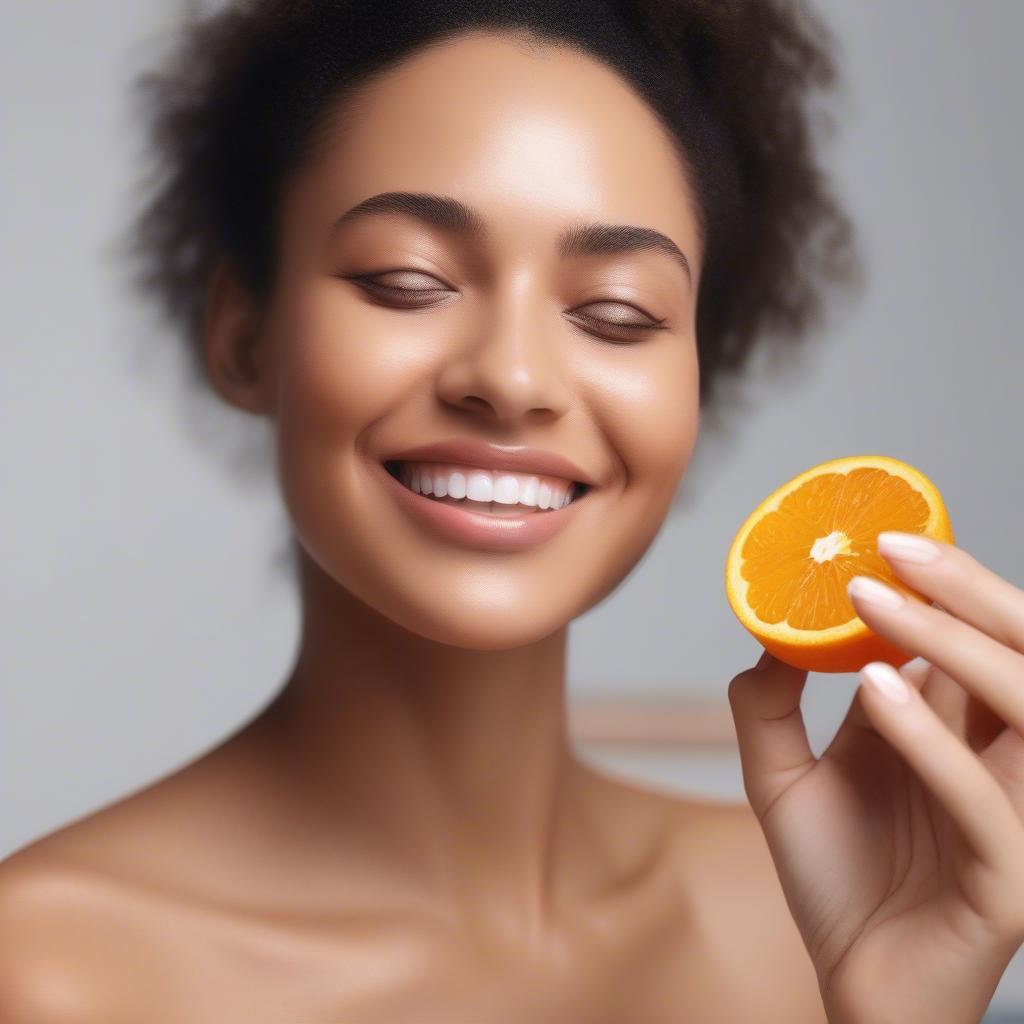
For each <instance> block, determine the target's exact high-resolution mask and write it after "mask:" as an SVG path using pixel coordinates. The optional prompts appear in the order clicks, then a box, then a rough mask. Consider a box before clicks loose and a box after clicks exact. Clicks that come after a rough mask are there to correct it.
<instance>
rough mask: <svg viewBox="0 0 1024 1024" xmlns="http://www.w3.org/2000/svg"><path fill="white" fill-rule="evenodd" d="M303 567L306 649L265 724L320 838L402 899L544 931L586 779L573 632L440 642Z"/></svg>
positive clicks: (312, 568) (313, 566) (503, 925)
mask: <svg viewBox="0 0 1024 1024" xmlns="http://www.w3.org/2000/svg"><path fill="white" fill-rule="evenodd" d="M300 557H301V569H300V579H301V593H302V609H303V629H302V639H301V646H300V650H299V654H298V657H297V659H296V662H295V666H294V669H293V671H292V674H291V676H290V678H289V680H288V682H287V685H286V686H285V688H284V690H283V691H282V693H281V694H280V695H279V697H278V698H277V700H275V701H274V703H273V704H272V705H271V707H270V708H268V710H267V712H266V718H267V721H268V724H270V725H271V726H272V728H273V735H274V741H275V744H277V745H278V748H279V750H280V752H281V763H282V765H283V766H286V771H287V774H288V776H289V778H290V779H291V781H292V782H293V783H294V785H295V791H296V792H297V793H301V794H302V797H301V801H302V805H303V807H304V808H306V807H308V811H309V817H310V820H311V821H315V822H316V823H317V830H318V834H324V833H323V830H324V829H326V830H327V832H326V835H328V836H330V838H331V841H332V842H334V841H338V840H341V839H342V837H343V841H344V843H345V847H346V849H352V848H353V845H354V848H355V850H356V852H357V856H359V857H360V858H364V857H365V859H366V863H367V864H368V865H372V866H373V870H374V871H376V872H378V873H381V872H386V873H387V875H388V877H389V879H390V880H391V883H392V890H391V891H397V889H396V888H395V886H398V887H404V886H411V887H412V889H413V890H414V891H415V896H416V897H417V898H423V897H426V898H427V899H428V900H429V901H431V902H433V903H434V904H435V905H436V904H437V902H438V901H439V900H440V901H441V902H442V903H443V905H444V907H445V909H446V911H451V912H452V913H454V914H457V915H459V916H460V917H463V918H464V917H466V916H467V915H468V916H474V917H479V916H480V915H484V916H486V917H489V918H491V919H492V923H493V922H494V921H495V920H496V921H497V923H498V925H499V927H501V928H505V929H514V930H515V931H516V932H518V933H522V932H527V933H536V932H537V931H539V930H541V929H542V928H543V926H544V925H543V923H544V921H545V919H546V918H547V917H548V913H549V905H550V903H551V902H552V900H553V898H554V895H555V893H554V887H555V886H556V884H558V879H557V878H556V877H555V874H556V869H557V864H558V862H559V861H560V860H563V859H564V858H562V854H563V853H564V852H565V848H566V846H567V844H568V839H567V837H568V828H567V824H566V823H567V819H568V815H567V810H568V807H569V803H568V800H567V798H568V797H571V795H572V794H573V793H576V792H577V791H578V785H579V779H580V776H581V766H580V764H579V762H577V761H576V760H575V759H574V757H573V756H572V751H571V745H570V742H569V738H568V733H567V726H566V711H565V645H566V635H567V628H565V627H563V628H562V629H560V630H558V631H557V632H555V633H552V634H551V635H549V636H547V637H544V638H542V639H540V640H537V641H536V642H533V643H530V644H528V645H526V646H523V647H518V648H515V649H511V650H497V651H494V650H488V651H479V650H468V649H466V648H461V647H457V646H451V645H448V644H442V643H437V642H435V641H432V640H429V639H426V638H424V637H422V636H420V635H418V634H415V633H412V632H409V631H407V630H405V629H403V628H402V627H400V626H399V625H397V624H396V623H395V622H394V621H392V620H391V619H388V618H387V617H386V616H382V615H380V614H378V613H377V612H376V611H375V610H374V609H372V608H370V607H369V606H368V605H366V604H365V603H363V602H362V601H360V600H359V599H357V598H356V597H354V596H353V595H352V594H351V593H349V592H348V591H346V590H344V589H343V588H341V587H339V586H338V585H337V583H336V582H335V581H334V580H333V579H331V578H329V577H328V576H326V575H325V574H324V573H323V571H322V570H321V569H320V568H319V566H317V565H316V564H315V563H313V562H311V560H309V558H308V556H306V555H305V553H304V552H302V553H301V556H300ZM577 857H579V854H578V853H577Z"/></svg>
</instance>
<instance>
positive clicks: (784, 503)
mask: <svg viewBox="0 0 1024 1024" xmlns="http://www.w3.org/2000/svg"><path fill="white" fill-rule="evenodd" d="M883 530H901V531H903V532H905V533H919V534H922V535H924V536H926V537H934V538H935V539H936V540H940V541H944V542H946V543H948V544H952V543H954V538H953V527H952V525H951V524H950V521H949V515H948V514H947V512H946V506H945V503H944V502H943V500H942V495H940V494H939V491H938V489H937V488H936V487H935V485H934V484H933V483H932V482H931V481H930V480H929V479H928V478H927V477H926V476H925V475H924V474H923V473H922V472H921V471H920V470H918V469H915V468H914V467H913V466H910V465H908V464H907V463H906V462H901V461H900V460H899V459H893V458H889V457H888V456H886V455H852V456H848V457H846V458H841V459H830V460H829V461H828V462H822V463H820V464H819V465H817V466H812V467H811V468H810V469H808V470H807V471H806V472H804V473H801V474H800V475H799V476H795V477H793V479H792V480H789V481H788V482H786V483H784V484H783V485H782V486H781V487H779V488H778V489H777V490H775V491H773V492H772V493H771V494H770V495H768V497H767V498H765V499H764V501H762V502H761V504H760V505H758V506H757V508H755V509H754V511H753V512H751V514H750V515H749V516H748V517H747V519H746V521H745V522H744V523H743V525H742V526H741V527H740V528H739V530H738V531H737V533H736V536H735V537H734V538H733V541H732V544H731V545H730V547H729V554H728V556H727V557H726V560H725V589H726V594H727V596H728V599H729V605H730V607H731V608H732V610H733V612H734V613H735V614H736V617H737V618H738V619H739V620H740V622H741V623H742V624H743V626H744V627H745V628H746V629H747V630H749V631H750V632H751V633H752V634H753V635H754V637H756V638H757V640H758V642H759V643H760V644H761V645H762V646H763V647H764V648H765V649H766V650H767V651H769V652H770V653H771V654H773V655H775V657H777V658H779V659H780V660H781V661H785V662H787V663H788V664H790V665H795V666H796V667H797V668H804V669H807V670H809V671H814V672H857V671H859V670H860V669H861V668H862V667H863V666H864V665H866V664H867V663H868V662H869V661H887V662H889V664H891V665H895V666H897V667H899V666H900V665H903V664H905V663H906V662H908V661H909V660H910V659H911V658H912V657H914V655H913V654H910V653H908V652H906V651H903V650H900V649H899V648H898V647H895V646H894V645H893V644H891V643H890V642H889V641H887V640H885V639H884V638H883V637H881V636H879V635H878V634H877V633H874V632H872V631H871V630H870V629H869V628H868V626H867V625H866V624H865V623H864V621H863V620H862V619H861V618H860V617H859V616H858V615H857V613H856V611H855V610H854V607H853V603H852V602H851V601H850V598H849V597H848V595H847V593H846V584H847V583H848V582H849V581H850V579H851V578H852V577H854V576H874V577H876V578H877V579H879V580H881V581H882V582H883V583H887V584H888V585H889V586H891V587H894V588H895V589H896V590H899V591H900V592H901V593H903V594H906V595H907V596H908V597H909V598H910V599H911V600H919V601H924V602H926V603H928V604H930V603H931V600H930V599H929V598H927V597H925V596H924V595H922V594H920V593H918V592H917V591H916V590H913V589H911V588H910V587H908V586H907V585H906V584H905V583H904V582H903V581H901V580H900V579H899V578H897V577H896V576H895V574H894V573H893V571H892V569H891V568H890V567H889V563H888V562H887V561H886V560H885V559H884V558H883V557H882V556H881V555H880V554H879V553H878V547H877V537H878V534H879V533H881V532H882V531H883Z"/></svg>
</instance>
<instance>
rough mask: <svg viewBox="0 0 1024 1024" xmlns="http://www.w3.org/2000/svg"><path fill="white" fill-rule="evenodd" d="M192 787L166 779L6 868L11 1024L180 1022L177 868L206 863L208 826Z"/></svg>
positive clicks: (0, 983)
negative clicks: (172, 1013) (203, 836)
mask: <svg viewBox="0 0 1024 1024" xmlns="http://www.w3.org/2000/svg"><path fill="white" fill-rule="evenodd" d="M189 777H190V773H189V772H188V771H179V772H177V773H173V774H171V775H168V776H165V777H164V778H162V779H158V780H157V781H155V782H153V783H151V784H149V785H146V786H144V787H141V788H139V789H137V790H135V791H134V792H131V793H129V794H128V795H127V796H124V797H122V798H120V799H118V800H115V801H112V802H110V803H108V804H106V805H104V806H102V807H100V808H98V809H97V810H94V811H92V812H91V813H88V814H85V815H82V816H81V817H79V818H77V819H75V820H73V821H70V822H68V823H67V824H65V825H63V826H62V827H60V828H57V829H55V830H53V831H52V832H50V833H48V834H46V835H43V836H41V837H39V838H37V839H35V840H34V841H32V842H30V843H28V844H27V845H25V846H23V847H21V848H19V849H18V850H16V851H15V852H14V853H13V854H11V855H9V856H8V857H7V858H6V859H4V860H3V861H2V862H0V1020H2V1021H8V1020H11V1021H19V1022H24V1024H32V1022H34V1021H37V1020H38V1021H46V1022H48V1024H59V1022H60V1021H65V1020H66V1021H74V1022H76V1024H83V1022H86V1021H90V1022H91V1021H105V1022H109V1024H118V1022H120V1021H122V1020H124V1021H139V1020H147V1021H153V1022H156V1021H157V1020H158V1019H159V1013H160V1012H169V1010H168V1009H167V1008H169V1007H170V1006H171V1005H173V1001H174V998H175V993H174V992H173V991H168V990H169V989H170V987H171V979H172V977H173V970H172V966H173V965H174V964H175V963H176V962H177V959H178V958H177V953H178V950H176V949H175V947H174V943H173V942H169V941H168V938H167V936H168V935H169V934H172V935H173V929H172V928H170V927H169V925H170V923H171V922H172V921H173V920H176V919H177V918H176V916H175V915H176V914H177V913H180V912H181V910H180V906H181V901H180V900H178V901H175V899H174V898H173V894H174V892H175V883H176V881H177V879H178V877H179V876H180V874H181V870H180V869H177V868H175V867H174V865H175V864H176V863H177V864H188V863H191V862H194V861H196V860H197V859H201V858H196V857H195V854H194V851H195V849H196V844H195V842H194V841H192V840H191V839H190V838H189V835H190V833H191V832H194V828H190V827H189V826H188V825H187V823H188V822H189V820H190V815H191V819H193V820H194V819H196V818H199V819H200V822H201V823H204V822H205V818H204V813H203V808H204V805H203V804H202V802H201V801H199V800H197V799H195V798H194V797H191V796H189V793H188V790H189V789H194V788H195V787H190V786H189V784H188V780H189ZM206 816H207V817H208V816H209V815H206ZM190 851H191V856H189V854H190ZM155 1007H161V1008H163V1009H162V1010H154V1008H155Z"/></svg>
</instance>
